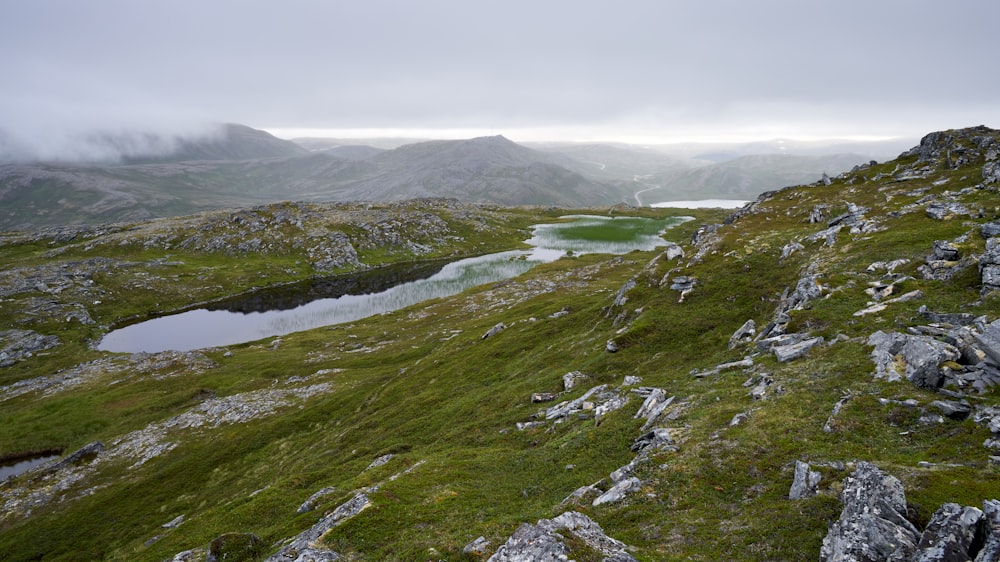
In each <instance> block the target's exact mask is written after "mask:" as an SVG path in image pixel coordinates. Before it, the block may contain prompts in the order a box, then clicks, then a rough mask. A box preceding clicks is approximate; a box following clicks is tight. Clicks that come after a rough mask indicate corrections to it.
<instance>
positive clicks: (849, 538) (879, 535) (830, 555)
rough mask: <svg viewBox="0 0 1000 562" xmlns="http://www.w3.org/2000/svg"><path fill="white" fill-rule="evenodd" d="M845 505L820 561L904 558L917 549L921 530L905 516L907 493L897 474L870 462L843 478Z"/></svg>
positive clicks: (897, 560) (825, 541)
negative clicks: (892, 474) (891, 473)
mask: <svg viewBox="0 0 1000 562" xmlns="http://www.w3.org/2000/svg"><path fill="white" fill-rule="evenodd" d="M841 499H842V500H843V502H844V509H843V511H842V512H841V514H840V518H839V519H838V520H837V521H835V522H834V523H833V525H831V526H830V530H829V531H828V532H827V535H826V537H825V538H824V539H823V546H822V547H821V548H820V556H819V558H820V561H821V562H848V561H859V562H860V561H863V562H876V561H879V562H881V561H894V562H903V561H907V560H910V557H911V556H912V555H913V553H914V552H915V551H916V549H917V543H918V541H919V540H920V532H919V531H917V529H916V527H914V526H913V523H910V521H909V520H907V519H906V494H905V493H904V491H903V485H902V484H901V483H900V481H899V480H898V479H896V478H895V477H893V476H891V475H888V474H885V473H883V472H882V471H881V470H879V469H878V468H877V467H876V466H875V465H873V464H871V463H868V462H860V463H858V468H857V470H855V471H854V474H852V475H851V476H849V477H848V478H847V479H846V480H845V482H844V490H843V492H842V493H841Z"/></svg>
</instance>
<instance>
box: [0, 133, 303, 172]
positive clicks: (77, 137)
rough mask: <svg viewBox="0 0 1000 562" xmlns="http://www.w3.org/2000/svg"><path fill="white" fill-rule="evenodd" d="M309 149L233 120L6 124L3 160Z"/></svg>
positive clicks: (192, 156) (270, 153) (272, 153)
mask: <svg viewBox="0 0 1000 562" xmlns="http://www.w3.org/2000/svg"><path fill="white" fill-rule="evenodd" d="M307 152H308V150H306V149H305V148H304V147H302V146H299V145H297V144H295V143H293V142H291V141H287V140H282V139H279V138H277V137H275V136H273V135H271V134H270V133H267V132H265V131H261V130H258V129H253V128H251V127H247V126H245V125H237V124H233V123H225V124H215V125H199V126H178V127H176V128H173V127H169V126H157V127H151V128H148V129H108V130H102V129H90V130H87V131H86V132H77V133H74V132H68V131H58V132H55V131H54V132H52V133H51V134H45V133H44V131H43V132H40V133H39V134H37V135H35V136H33V137H24V136H18V135H15V134H14V133H11V132H9V131H4V130H3V129H2V128H0V163H3V162H6V163H33V162H65V163H73V164H81V163H88V164H106V165H110V164H143V163H153V162H182V161H188V160H250V159H257V158H279V157H289V156H298V155H303V154H306V153H307Z"/></svg>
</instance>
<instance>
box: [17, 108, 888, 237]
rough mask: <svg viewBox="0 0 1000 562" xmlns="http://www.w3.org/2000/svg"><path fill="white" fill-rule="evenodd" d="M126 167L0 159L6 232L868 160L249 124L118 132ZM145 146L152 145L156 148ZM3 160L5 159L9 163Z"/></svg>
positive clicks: (698, 186) (749, 188)
mask: <svg viewBox="0 0 1000 562" xmlns="http://www.w3.org/2000/svg"><path fill="white" fill-rule="evenodd" d="M98 142H100V143H103V144H102V146H103V147H104V148H105V149H106V150H104V151H102V153H114V152H115V151H116V150H117V151H118V154H120V159H121V161H120V163H107V162H90V163H71V162H21V163H9V164H2V165H0V229H3V230H10V229H23V228H29V227H34V226H49V225H61V224H75V223H91V224H92V223H104V222H120V221H131V220H140V219H147V218H151V217H159V216H175V215H180V214H187V213H191V212H195V211H199V210H205V209H213V208H220V207H243V206H252V205H257V204H262V203H267V202H273V201H281V200H305V201H334V200H336V201H394V200H404V199H412V198H418V197H448V198H455V199H459V200H462V201H465V202H473V203H495V204H501V205H554V206H564V207H576V208H580V207H596V206H606V205H615V204H619V203H628V204H649V203H654V202H658V201H669V200H676V199H691V198H718V197H728V198H738V199H750V198H753V197H756V195H757V194H759V193H760V192H762V191H765V190H768V189H773V188H776V187H781V186H784V185H791V184H798V183H805V182H809V181H815V180H817V179H819V177H820V176H821V175H822V173H823V172H826V173H828V174H830V175H834V174H836V173H839V172H841V171H844V170H847V169H849V168H851V167H852V166H853V165H855V164H857V163H860V162H864V161H867V160H869V159H870V158H868V157H865V156H860V155H856V154H855V155H838V156H832V157H831V156H823V157H818V156H808V157H807V156H790V155H765V156H759V155H758V156H743V157H740V158H736V159H733V160H729V161H724V162H721V163H716V164H706V161H705V160H698V159H694V158H691V157H689V156H682V157H678V156H671V155H669V154H666V153H664V152H662V151H660V150H658V149H654V148H640V147H635V146H630V145H609V144H544V145H541V144H539V145H535V147H533V148H532V147H527V146H524V145H520V144H517V143H514V142H511V141H510V140H508V139H506V138H504V137H502V136H493V137H480V138H474V139H469V140H449V141H425V142H417V143H412V144H405V145H402V146H398V147H396V148H391V149H388V148H381V147H375V146H367V145H359V144H357V143H356V142H355V141H351V142H346V143H345V142H341V141H337V140H334V139H325V140H324V139H303V140H301V142H302V144H299V143H296V142H292V141H287V140H282V139H279V138H276V137H274V136H272V135H270V134H268V133H267V132H264V131H260V130H256V129H252V128H250V127H246V126H242V125H232V124H230V125H225V126H222V127H220V129H219V130H217V131H216V132H215V133H214V134H209V135H203V136H200V137H192V138H187V139H172V140H171V141H170V142H166V141H165V140H164V139H160V138H149V139H145V140H144V141H143V142H136V138H135V137H134V136H131V137H127V138H125V137H115V136H113V135H105V136H103V137H101V138H100V139H98ZM136 146H139V147H153V148H155V150H147V151H146V152H143V151H141V150H137V149H136ZM2 156H3V155H0V161H2Z"/></svg>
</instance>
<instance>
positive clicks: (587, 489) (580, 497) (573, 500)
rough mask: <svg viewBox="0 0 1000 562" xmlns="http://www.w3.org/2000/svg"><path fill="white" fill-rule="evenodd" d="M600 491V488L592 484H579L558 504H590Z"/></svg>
mask: <svg viewBox="0 0 1000 562" xmlns="http://www.w3.org/2000/svg"><path fill="white" fill-rule="evenodd" d="M601 493H602V492H601V491H600V490H598V489H597V488H595V487H593V486H580V487H579V488H577V489H576V490H573V493H571V494H570V495H568V496H566V499H564V500H563V501H562V502H561V503H560V504H559V505H560V506H566V505H585V504H591V503H592V502H593V501H594V499H595V498H597V496H600V495H601Z"/></svg>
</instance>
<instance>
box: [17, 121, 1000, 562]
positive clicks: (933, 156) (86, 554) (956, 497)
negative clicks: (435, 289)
mask: <svg viewBox="0 0 1000 562" xmlns="http://www.w3.org/2000/svg"><path fill="white" fill-rule="evenodd" d="M998 154H1000V131H995V130H991V129H986V128H974V129H963V130H957V131H946V132H943V133H935V134H932V135H928V136H927V137H925V138H924V139H923V141H922V142H921V145H920V146H919V147H916V148H915V149H914V150H912V151H910V152H909V153H906V154H904V155H902V156H901V157H900V158H899V159H897V160H895V161H891V162H886V163H883V164H877V165H873V166H867V167H861V168H858V169H855V170H854V171H852V172H849V173H846V174H843V175H841V176H838V177H836V178H832V181H831V182H829V184H825V183H824V182H819V183H816V184H812V185H804V186H796V187H790V188H786V189H782V190H778V191H775V192H771V193H768V194H765V195H763V196H761V198H760V199H758V200H757V201H756V202H755V203H754V204H752V205H750V206H748V207H746V208H744V209H743V210H741V211H740V212H738V213H736V214H734V215H732V216H729V217H727V216H726V215H725V214H723V212H722V211H705V210H694V211H691V210H684V211H678V210H669V209H645V210H642V211H634V212H635V214H644V215H646V216H656V217H665V216H670V215H680V214H686V215H694V216H695V218H696V220H694V221H691V222H686V223H683V224H681V225H679V226H676V227H674V228H672V229H670V230H668V231H667V232H666V234H664V237H665V238H667V239H668V240H671V241H673V242H676V243H677V244H679V248H676V247H671V248H668V249H667V250H666V251H663V250H657V251H649V252H638V251H637V252H632V253H629V254H626V255H623V256H609V255H601V254H586V255H580V256H571V257H565V258H562V259H559V260H557V261H555V262H552V263H548V264H545V265H541V266H538V267H536V268H535V269H532V270H531V271H529V272H528V273H526V274H524V275H522V276H519V277H517V278H514V279H511V280H508V281H505V282H499V283H495V284H490V285H485V286H480V287H477V288H475V289H472V290H469V291H467V292H465V293H462V294H460V295H457V296H455V297H451V298H446V299H439V300H435V301H431V302H427V303H424V304H420V305H416V306H413V307H410V308H407V309H404V310H400V311H398V312H394V313H390V314H385V315H381V316H377V317H373V318H369V319H366V320H363V321H357V322H352V323H350V324H346V325H336V326H330V327H326V328H319V329H315V330H310V331H307V332H299V333H294V334H291V335H287V336H281V337H278V338H267V339H265V340H261V341H256V342H251V343H247V344H241V345H234V346H229V347H225V348H213V349H204V350H199V351H193V352H164V353H160V354H112V353H105V352H99V351H96V350H94V349H93V347H92V344H93V343H94V342H95V341H97V340H98V339H99V338H100V336H101V335H103V334H104V333H106V332H107V331H108V330H109V329H111V328H112V327H113V326H116V325H118V324H120V323H122V322H124V321H127V320H131V319H138V318H144V317H146V316H148V315H152V314H156V313H162V312H166V311H171V310H179V309H183V308H185V307H188V306H190V305H191V304H194V303H199V302H207V301H213V300H217V299H220V298H223V297H226V296H229V295H233V294H237V293H243V292H246V291H250V290H252V289H253V288H255V287H262V286H270V285H277V284H281V283H289V282H292V281H296V280H301V279H306V278H310V277H312V276H315V275H319V274H321V273H322V274H328V273H348V272H350V271H354V270H359V269H365V268H369V267H373V266H378V265H383V264H388V263H394V262H405V261H411V260H415V259H432V258H441V257H450V258H454V257H458V256H468V255H478V254H482V253H487V252H492V251H499V250H505V249H514V248H518V247H521V243H522V241H523V240H524V239H526V238H527V234H528V230H529V226H530V225H532V224H536V223H539V222H544V221H552V220H556V218H557V217H558V216H559V215H563V214H566V212H567V211H566V210H564V209H558V210H556V209H545V210H542V209H537V208H530V209H508V208H501V207H492V206H490V207H478V206H473V205H466V204H460V203H456V202H454V201H447V200H414V201H406V202H398V203H382V204H306V203H276V204H269V205H266V206H261V207H256V208H251V209H244V210H241V211H212V212H206V213H203V214H201V215H192V216H185V217H178V218H174V219H161V220H157V221H152V222H136V223H128V224H118V225H113V226H103V227H79V228H75V229H71V228H56V229H51V230H48V231H45V230H42V231H33V232H29V233H17V234H10V235H6V236H4V237H2V238H0V260H2V262H3V263H4V264H5V265H4V269H3V270H2V271H0V325H2V326H5V327H7V328H5V331H0V365H3V366H0V423H2V425H3V427H4V428H5V431H3V432H0V455H3V456H4V457H5V458H7V459H11V460H14V459H17V458H23V457H28V456H31V455H32V454H33V453H42V452H52V451H58V455H59V456H60V458H63V459H67V458H68V457H70V455H71V453H73V452H74V451H78V450H80V449H81V448H83V447H85V446H87V445H88V444H92V443H94V442H98V441H99V442H100V443H101V445H102V446H101V447H97V446H94V447H93V448H91V449H86V450H84V454H81V455H79V457H80V458H69V460H68V461H67V462H64V463H62V464H60V465H53V464H49V465H46V466H42V467H40V468H38V469H35V470H33V471H29V472H27V473H25V474H23V475H21V476H18V477H15V478H14V479H12V480H9V481H8V482H6V483H5V484H4V485H3V486H2V487H0V504H2V505H3V506H4V509H3V511H2V513H0V553H3V558H4V559H8V560H39V559H42V560H155V561H159V560H204V559H205V557H206V554H211V555H215V556H222V555H223V554H224V553H225V554H226V557H225V558H224V559H226V560H264V559H267V558H268V557H271V556H274V558H272V559H274V560H296V559H298V560H306V559H310V560H338V559H342V560H485V559H487V558H489V557H490V556H491V555H494V554H495V553H497V551H498V549H500V550H501V552H500V553H498V554H496V557H495V558H494V559H495V560H511V559H517V558H512V557H508V558H503V556H506V555H505V554H504V553H505V552H509V551H510V550H511V549H513V548H514V546H513V542H514V541H512V542H511V543H508V546H504V547H503V548H501V545H505V543H506V542H507V541H508V539H509V538H510V537H511V536H512V534H515V532H517V533H523V532H526V531H525V530H524V529H525V528H522V527H521V525H522V524H524V523H531V524H534V523H536V522H538V521H539V520H541V519H546V520H554V519H557V518H558V517H563V519H559V521H565V520H566V518H567V517H568V518H570V519H572V518H573V517H578V516H576V515H572V514H574V513H576V514H582V515H586V516H587V517H588V518H589V519H590V520H592V521H593V522H596V523H598V524H599V525H600V527H601V528H602V529H603V532H604V533H606V534H607V536H608V537H612V538H613V539H614V540H615V541H620V543H616V542H613V541H610V540H603V541H602V540H596V539H593V536H591V535H585V534H581V533H577V532H562V534H561V535H560V537H561V538H558V539H551V536H549V539H550V540H554V541H555V542H556V543H558V545H561V546H558V545H557V546H558V548H562V549H563V550H562V552H565V556H566V558H567V559H574V560H602V559H603V560H628V559H636V560H706V561H707V560H760V561H764V560H815V559H817V558H818V557H819V556H820V552H821V549H823V548H824V546H823V544H824V538H825V537H827V534H828V531H829V529H830V525H831V523H833V522H834V521H837V520H838V518H839V517H841V513H842V510H843V507H844V504H843V503H842V498H841V495H840V492H841V491H842V490H843V489H844V484H843V482H844V480H845V478H847V477H848V476H850V475H851V474H853V473H855V470H856V469H858V468H859V467H861V466H867V465H863V464H862V461H864V462H869V463H873V464H874V465H875V466H877V467H878V468H879V469H881V470H882V471H884V472H885V473H888V474H891V475H892V476H894V477H895V478H898V479H899V481H900V482H901V484H902V488H903V489H905V506H904V507H905V509H904V510H903V511H904V513H903V514H902V515H899V516H898V517H897V519H904V518H905V520H906V521H907V522H908V523H906V524H907V525H911V526H912V527H914V528H916V529H917V530H922V529H924V528H925V527H927V526H928V522H929V521H931V519H932V516H933V514H935V512H936V511H937V510H938V508H939V507H940V506H942V504H944V503H946V502H956V503H958V504H961V505H963V506H974V507H980V506H982V505H983V501H984V500H989V499H997V498H998V497H1000V492H998V491H1000V472H998V464H997V460H998V459H997V458H996V456H997V455H1000V453H998V452H997V447H998V446H1000V445H998V441H997V440H995V438H996V437H997V436H996V435H994V434H993V433H992V431H997V432H1000V392H998V390H997V386H995V385H996V384H1000V377H998V376H996V375H1000V369H998V368H997V364H998V360H1000V358H998V357H994V354H995V353H1000V339H998V340H996V341H993V340H992V336H993V335H994V334H996V331H1000V324H997V325H995V326H994V325H993V324H992V323H993V322H994V321H996V320H997V319H998V318H1000V312H998V311H1000V307H998V304H1000V303H998V300H997V293H996V290H997V289H1000V247H998V245H997V244H996V242H995V241H996V240H998V238H993V236H994V235H995V234H997V233H1000V195H998V193H997V186H998V185H1000V167H998V165H997V155H998ZM590 212H591V213H595V214H596V213H602V214H607V213H608V212H609V211H608V209H607V208H604V209H600V210H595V209H591V210H590ZM403 240H405V241H409V242H408V243H405V244H401V243H400V241H403ZM678 250H683V251H682V252H680V251H678ZM681 254H683V255H681ZM994 268H995V269H994ZM748 320H753V323H754V326H755V328H754V329H753V331H752V332H751V331H747V333H745V334H742V337H741V334H738V333H737V332H738V331H739V330H740V329H741V327H745V326H747V324H746V323H747V321H748ZM499 323H503V324H504V326H505V329H503V330H502V331H498V332H494V333H493V335H491V336H490V337H484V335H485V334H487V332H488V331H490V329H491V328H493V327H495V326H497V325H498V324H499ZM879 332H881V333H882V334H883V335H884V336H885V337H888V338H892V337H896V338H897V339H898V342H899V343H900V345H899V346H895V347H893V346H889V345H888V344H886V343H884V342H883V343H879V341H881V340H879V337H878V336H876V337H874V338H873V335H876V334H878V333H879ZM893 334H895V336H894V335H893ZM52 336H54V338H52ZM55 338H57V341H56V339H55ZM904 341H905V342H906V343H907V345H909V346H910V347H903V346H902V343H903V342H904ZM935 342H936V343H935ZM920 346H923V347H921V350H932V351H933V353H932V352H931V351H927V353H925V354H924V355H920V354H918V353H917V352H916V351H915V348H917V347H920ZM880 350H881V351H880ZM873 352H875V354H874V356H873ZM571 373H573V374H572V375H570V376H568V377H567V375H568V374H571ZM567 382H568V383H569V384H567ZM567 387H569V388H567ZM546 395H548V396H546ZM991 424H993V425H991ZM994 425H995V427H994ZM991 443H993V444H992V445H991ZM796 461H802V462H805V463H808V465H809V469H810V470H811V471H814V472H816V473H818V477H819V481H818V483H816V482H815V479H814V482H813V486H806V488H808V490H807V493H803V494H802V497H801V499H791V498H790V497H789V495H790V493H791V491H792V490H791V488H792V484H793V480H794V479H795V473H796ZM793 495H796V496H797V495H798V493H796V494H793ZM567 512H568V513H570V514H571V515H570V516H562V514H564V513H567ZM573 520H574V521H578V520H577V519H573ZM897 522H898V521H897ZM546 524H548V523H546ZM546 524H543V525H542V527H544V526H545V525H546ZM977 525H978V523H977ZM519 528H520V529H519ZM979 532H980V534H981V535H982V534H989V532H990V529H989V527H988V526H986V525H985V524H984V525H983V526H982V530H980V531H979ZM993 532H994V533H995V532H996V531H993ZM517 536H520V535H517ZM480 537H481V538H482V540H481V541H479V542H476V541H477V539H479V538H480ZM295 539H298V540H297V541H296V540H295ZM549 539H547V540H549ZM980 539H982V540H980V541H979V542H978V543H976V544H978V546H976V547H975V548H976V549H977V551H978V549H979V548H981V547H982V544H983V540H985V538H984V537H982V536H981V537H980ZM484 543H485V544H484ZM539 544H540V543H539ZM619 544H620V545H621V546H620V550H615V549H617V548H619V547H618V546H614V545H619ZM476 545H478V546H476ZM554 548H555V547H554ZM209 550H211V551H212V552H211V553H209ZM612 551H614V552H617V554H611V552H612ZM966 554H967V553H966ZM972 554H973V555H974V554H975V552H972ZM967 558H968V557H967ZM220 559H222V558H220ZM522 559H524V558H522ZM551 559H556V558H551ZM906 559H909V557H907V558H906Z"/></svg>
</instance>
